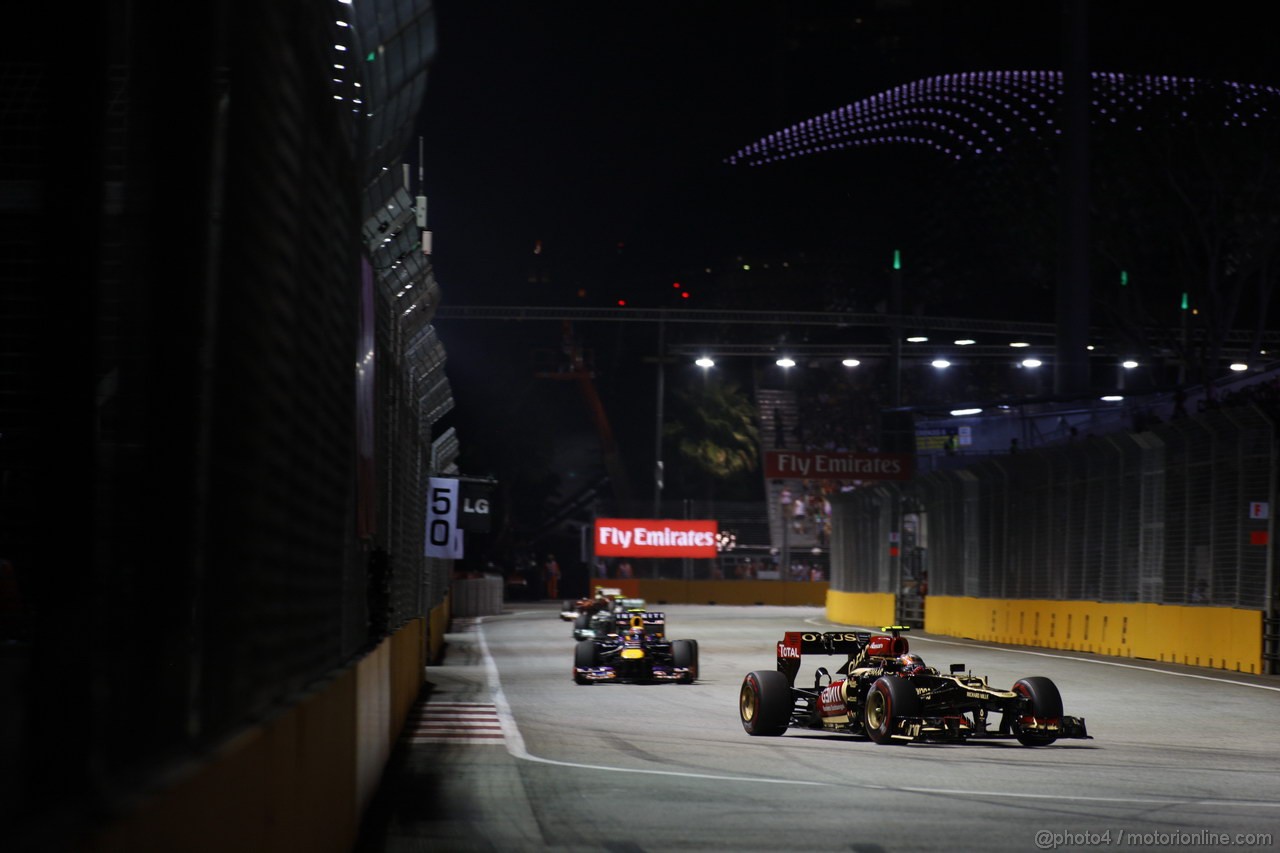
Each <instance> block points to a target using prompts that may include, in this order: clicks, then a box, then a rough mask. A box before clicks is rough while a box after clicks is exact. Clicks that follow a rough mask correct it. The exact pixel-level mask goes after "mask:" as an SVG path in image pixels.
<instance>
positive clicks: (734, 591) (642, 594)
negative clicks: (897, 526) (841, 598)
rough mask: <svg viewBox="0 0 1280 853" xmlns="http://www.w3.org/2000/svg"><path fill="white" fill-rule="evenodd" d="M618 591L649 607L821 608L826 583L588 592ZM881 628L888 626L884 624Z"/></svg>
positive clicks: (625, 582)
mask: <svg viewBox="0 0 1280 853" xmlns="http://www.w3.org/2000/svg"><path fill="white" fill-rule="evenodd" d="M598 586H606V587H610V588H615V589H620V590H622V594H623V595H624V596H626V597H628V598H643V599H644V600H645V601H646V602H648V603H649V604H781V605H789V606H798V605H808V606H811V607H821V606H823V605H824V604H825V603H826V600H827V588H828V586H829V584H828V583H827V581H739V580H727V581H712V580H706V581H685V580H647V579H643V578H621V579H610V578H592V580H591V588H592V589H595V588H596V587H598ZM885 624H888V623H887V622H886V623H885Z"/></svg>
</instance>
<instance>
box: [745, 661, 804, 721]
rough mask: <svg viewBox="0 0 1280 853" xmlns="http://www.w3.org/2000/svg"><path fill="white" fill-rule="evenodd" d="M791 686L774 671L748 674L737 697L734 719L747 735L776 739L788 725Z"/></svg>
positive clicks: (791, 701)
mask: <svg viewBox="0 0 1280 853" xmlns="http://www.w3.org/2000/svg"><path fill="white" fill-rule="evenodd" d="M794 705H795V700H794V699H792V698H791V685H790V684H788V683H787V677H786V676H785V675H783V674H782V673H780V672H778V671H777V670H773V671H768V670H763V671H759V672H749V673H747V677H746V678H744V679H743V680H742V690H741V692H740V693H739V694H738V716H740V717H741V718H742V728H743V729H745V730H746V732H747V734H749V735H757V736H766V737H777V736H778V735H780V734H782V733H783V732H785V731H786V730H787V726H788V725H789V724H790V723H791V709H792V707H793V706H794Z"/></svg>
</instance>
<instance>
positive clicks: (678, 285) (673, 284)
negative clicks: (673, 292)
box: [671, 281, 680, 289]
mask: <svg viewBox="0 0 1280 853" xmlns="http://www.w3.org/2000/svg"><path fill="white" fill-rule="evenodd" d="M671 286H672V287H674V288H677V289H678V288H679V287H680V282H678V281H673V282H671Z"/></svg>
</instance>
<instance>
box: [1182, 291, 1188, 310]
mask: <svg viewBox="0 0 1280 853" xmlns="http://www.w3.org/2000/svg"><path fill="white" fill-rule="evenodd" d="M1182 310H1183V311H1186V310H1187V294H1186V291H1183V294H1182Z"/></svg>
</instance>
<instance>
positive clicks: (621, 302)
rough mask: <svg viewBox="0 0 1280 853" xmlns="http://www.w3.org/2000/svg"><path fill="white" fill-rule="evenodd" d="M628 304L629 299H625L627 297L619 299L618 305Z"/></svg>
mask: <svg viewBox="0 0 1280 853" xmlns="http://www.w3.org/2000/svg"><path fill="white" fill-rule="evenodd" d="M626 304H627V300H625V299H619V300H618V305H619V307H625V306H626Z"/></svg>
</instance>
